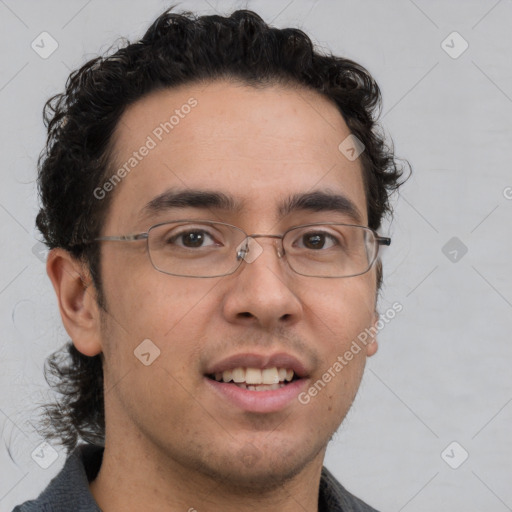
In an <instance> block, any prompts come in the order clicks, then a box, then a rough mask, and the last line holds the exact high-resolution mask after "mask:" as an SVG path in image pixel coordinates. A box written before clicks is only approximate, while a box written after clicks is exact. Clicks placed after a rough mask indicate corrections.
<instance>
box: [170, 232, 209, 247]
mask: <svg viewBox="0 0 512 512" xmlns="http://www.w3.org/2000/svg"><path fill="white" fill-rule="evenodd" d="M167 244H169V245H177V246H181V247H185V248H187V249H196V248H200V247H208V246H210V247H211V246H216V245H219V244H218V243H217V242H216V241H215V240H214V239H213V237H212V235H211V234H210V233H208V232H207V231H205V230H204V229H189V230H187V231H182V232H181V233H177V234H176V233H173V234H172V236H169V237H168V238H167Z"/></svg>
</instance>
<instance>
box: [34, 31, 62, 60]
mask: <svg viewBox="0 0 512 512" xmlns="http://www.w3.org/2000/svg"><path fill="white" fill-rule="evenodd" d="M30 46H31V47H32V50H34V51H35V52H36V53H37V54H38V55H39V57H41V58H42V59H47V58H48V57H50V55H52V53H53V52H54V51H55V50H57V48H58V47H59V43H58V42H57V41H56V40H55V39H54V38H53V37H52V36H51V35H50V34H48V32H41V33H40V34H39V35H38V36H37V37H36V38H35V39H34V40H33V41H32V44H31V45H30Z"/></svg>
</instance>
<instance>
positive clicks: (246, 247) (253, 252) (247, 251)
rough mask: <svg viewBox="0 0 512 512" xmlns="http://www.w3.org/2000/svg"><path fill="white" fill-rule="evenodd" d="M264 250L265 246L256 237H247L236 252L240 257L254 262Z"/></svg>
mask: <svg viewBox="0 0 512 512" xmlns="http://www.w3.org/2000/svg"><path fill="white" fill-rule="evenodd" d="M262 252H263V247H261V245H260V244H259V243H258V242H256V240H254V238H246V239H245V240H244V241H243V242H242V243H241V244H240V245H239V246H238V247H237V248H236V254H237V257H238V258H243V259H244V261H246V262H247V263H252V262H253V261H255V260H256V258H258V256H259V255H260V254H261V253H262Z"/></svg>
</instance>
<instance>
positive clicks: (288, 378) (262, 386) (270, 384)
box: [206, 366, 299, 391]
mask: <svg viewBox="0 0 512 512" xmlns="http://www.w3.org/2000/svg"><path fill="white" fill-rule="evenodd" d="M206 376H207V377H208V378H209V379H211V380H214V381H216V382H224V383H226V384H234V385H235V386H237V387H239V388H240V389H246V390H248V391H274V390H277V389H281V388H283V387H285V386H287V385H288V384H289V383H291V382H294V381H296V380H298V379H299V377H298V376H297V375H296V374H295V372H294V371H293V369H292V368H277V367H276V366H273V367H271V368H264V369H261V368H243V367H241V366H239V367H237V368H233V369H232V370H224V371H223V372H217V373H215V374H209V375H206Z"/></svg>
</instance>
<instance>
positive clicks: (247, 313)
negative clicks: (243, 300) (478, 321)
mask: <svg viewBox="0 0 512 512" xmlns="http://www.w3.org/2000/svg"><path fill="white" fill-rule="evenodd" d="M238 316H239V317H242V318H254V315H253V314H252V313H249V312H248V311H243V312H242V313H238Z"/></svg>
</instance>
